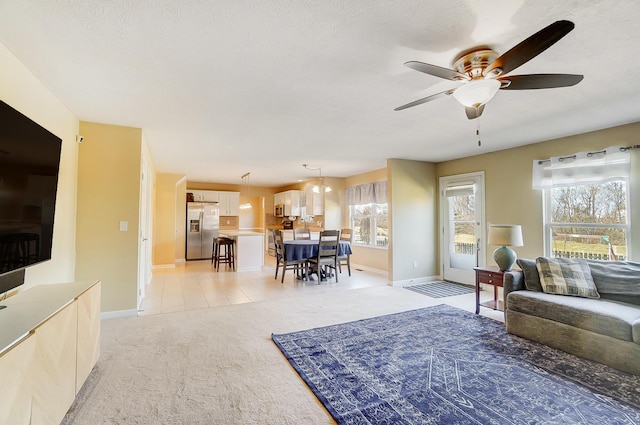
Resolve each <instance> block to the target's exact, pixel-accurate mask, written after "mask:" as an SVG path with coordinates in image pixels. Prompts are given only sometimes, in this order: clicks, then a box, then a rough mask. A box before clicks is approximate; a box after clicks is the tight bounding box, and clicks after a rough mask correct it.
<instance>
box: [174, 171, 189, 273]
mask: <svg viewBox="0 0 640 425" xmlns="http://www.w3.org/2000/svg"><path fill="white" fill-rule="evenodd" d="M186 193H187V180H186V179H182V180H180V181H179V182H178V184H177V185H176V203H175V210H176V226H175V227H176V246H175V258H176V261H180V262H184V261H186V253H185V247H186V246H187V235H186V231H184V229H185V226H186V223H187V207H186V204H185V202H187V200H186V195H185V194H186Z"/></svg>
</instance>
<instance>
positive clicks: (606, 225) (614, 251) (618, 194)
mask: <svg viewBox="0 0 640 425" xmlns="http://www.w3.org/2000/svg"><path fill="white" fill-rule="evenodd" d="M628 192H629V189H628V183H627V182H626V181H622V180H620V181H613V182H606V183H602V184H594V185H577V186H567V187H554V188H550V189H546V190H545V215H546V216H547V220H546V224H545V229H546V234H547V235H549V237H548V239H549V242H550V243H549V244H548V246H547V249H546V250H545V252H546V253H547V255H551V256H553V257H566V258H588V259H596V260H624V259H626V258H627V241H628V239H629V224H628V214H627V198H628V196H627V194H628Z"/></svg>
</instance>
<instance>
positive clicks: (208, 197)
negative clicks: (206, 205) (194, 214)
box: [202, 190, 220, 202]
mask: <svg viewBox="0 0 640 425" xmlns="http://www.w3.org/2000/svg"><path fill="white" fill-rule="evenodd" d="M219 193H220V192H216V191H215V190H203V191H202V200H203V201H206V202H219Z"/></svg>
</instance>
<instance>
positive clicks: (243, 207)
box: [239, 173, 253, 210]
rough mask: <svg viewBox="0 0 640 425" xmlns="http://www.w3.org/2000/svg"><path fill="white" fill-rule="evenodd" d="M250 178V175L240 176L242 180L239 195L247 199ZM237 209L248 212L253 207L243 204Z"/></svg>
mask: <svg viewBox="0 0 640 425" xmlns="http://www.w3.org/2000/svg"><path fill="white" fill-rule="evenodd" d="M250 176H251V173H245V174H243V175H242V177H241V179H242V189H241V195H242V196H244V197H246V198H249V195H250V190H251V188H250V185H251V184H250V182H249V177H250ZM239 208H240V209H241V210H248V209H251V208H253V206H252V205H251V202H244V203H242V204H240V206H239Z"/></svg>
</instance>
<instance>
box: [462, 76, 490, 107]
mask: <svg viewBox="0 0 640 425" xmlns="http://www.w3.org/2000/svg"><path fill="white" fill-rule="evenodd" d="M499 89H500V81H498V80H495V79H493V78H488V79H477V80H472V81H470V82H468V83H466V84H465V85H463V86H460V87H458V88H457V89H456V90H455V91H454V92H453V97H454V98H455V99H456V100H457V101H458V102H460V103H461V104H462V105H463V106H467V107H471V106H473V107H478V106H480V105H484V104H486V103H487V102H489V101H490V100H491V99H493V96H495V95H496V93H497V92H498V90H499Z"/></svg>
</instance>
